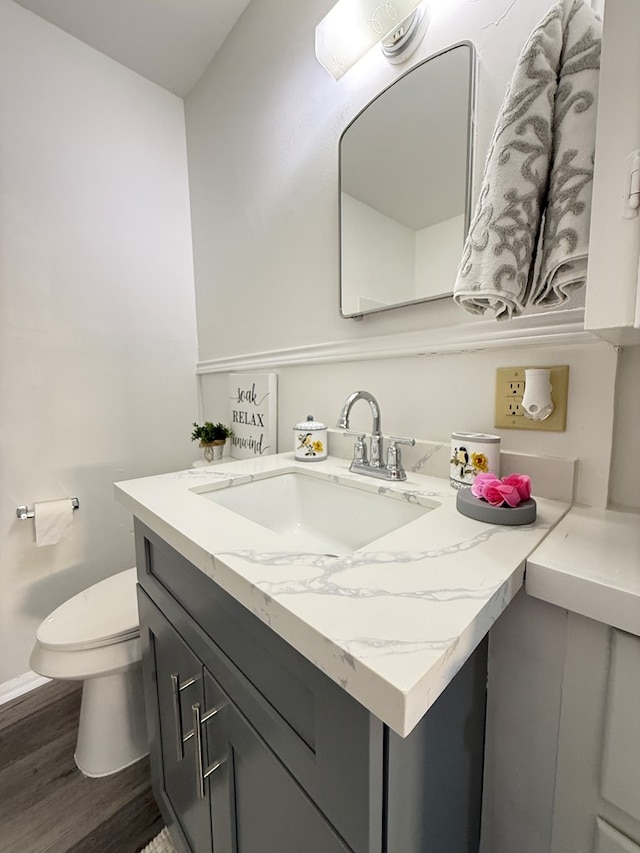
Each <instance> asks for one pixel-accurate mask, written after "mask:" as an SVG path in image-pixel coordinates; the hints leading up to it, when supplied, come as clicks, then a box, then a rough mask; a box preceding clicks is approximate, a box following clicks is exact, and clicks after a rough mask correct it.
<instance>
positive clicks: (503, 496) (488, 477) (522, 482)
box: [471, 474, 531, 506]
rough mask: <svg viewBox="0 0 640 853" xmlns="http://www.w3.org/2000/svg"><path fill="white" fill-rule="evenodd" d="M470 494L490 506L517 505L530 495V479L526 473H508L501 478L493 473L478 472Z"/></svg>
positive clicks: (526, 499)
mask: <svg viewBox="0 0 640 853" xmlns="http://www.w3.org/2000/svg"><path fill="white" fill-rule="evenodd" d="M471 494H472V495H474V497H476V498H480V499H481V500H485V501H487V502H488V503H490V504H491V505H492V506H502V505H503V504H507V505H508V506H518V504H519V503H520V502H521V501H528V500H529V498H530V497H531V480H530V479H529V477H527V475H526V474H509V476H508V477H504V479H502V480H500V479H499V478H498V477H496V476H495V474H478V475H477V476H476V478H475V480H474V481H473V485H472V486H471Z"/></svg>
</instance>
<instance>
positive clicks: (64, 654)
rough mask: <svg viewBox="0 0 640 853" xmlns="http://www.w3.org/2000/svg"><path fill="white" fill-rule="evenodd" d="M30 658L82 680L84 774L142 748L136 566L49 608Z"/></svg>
mask: <svg viewBox="0 0 640 853" xmlns="http://www.w3.org/2000/svg"><path fill="white" fill-rule="evenodd" d="M30 665H31V669H32V670H33V671H34V672H37V673H39V674H40V675H44V676H47V677H49V678H59V679H82V680H83V681H84V687H83V690H82V705H81V708H80V725H79V729H78V742H77V745H76V752H75V759H76V764H77V765H78V767H79V768H80V770H81V771H82V772H83V773H84V774H85V776H108V775H109V774H111V773H116V772H117V771H118V770H123V769H124V768H125V767H128V766H129V765H130V764H133V763H134V762H136V761H138V760H139V759H140V758H142V757H143V756H145V755H146V754H147V753H148V751H149V749H148V745H147V727H146V720H145V708H144V697H143V689H142V664H141V652H140V624H139V619H138V603H137V600H136V569H135V568H133V569H127V570H126V571H124V572H119V573H118V574H117V575H113V576H112V577H110V578H106V579H105V580H103V581H100V583H97V584H94V585H93V586H90V587H89V588H88V589H85V590H84V591H83V592H80V593H78V595H74V596H73V598H70V599H69V600H68V601H65V603H64V604H61V605H60V607H57V608H56V609H55V610H54V611H53V613H51V615H50V616H47V618H46V619H45V620H44V622H42V624H41V625H40V627H39V628H38V631H37V634H36V645H35V648H34V649H33V652H32V653H31V662H30Z"/></svg>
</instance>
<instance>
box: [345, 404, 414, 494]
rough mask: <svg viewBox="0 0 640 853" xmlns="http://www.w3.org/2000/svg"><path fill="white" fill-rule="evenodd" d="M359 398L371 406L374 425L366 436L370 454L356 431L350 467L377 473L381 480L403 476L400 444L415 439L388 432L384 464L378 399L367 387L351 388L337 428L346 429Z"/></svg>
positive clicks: (373, 474) (362, 436)
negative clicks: (361, 389) (391, 434)
mask: <svg viewBox="0 0 640 853" xmlns="http://www.w3.org/2000/svg"><path fill="white" fill-rule="evenodd" d="M358 400H366V401H367V403H369V406H370V407H371V415H372V418H373V425H372V429H371V434H370V436H369V451H370V452H369V455H368V456H367V445H366V434H365V433H363V434H356V436H357V437H356V443H355V445H354V448H353V461H352V462H351V466H350V468H349V470H350V471H354V472H356V473H358V474H366V475H368V476H369V477H378V478H380V479H382V480H406V479H407V472H406V471H405V470H404V468H403V467H402V458H401V455H400V448H399V447H398V445H399V444H408V445H410V446H411V447H413V445H414V444H415V443H416V442H415V439H413V438H394V437H393V436H389V441H390V442H391V444H390V445H389V447H388V449H387V458H386V464H385V462H383V461H382V460H383V452H384V436H383V435H382V429H381V417H380V406H379V404H378V401H377V400H376V398H375V397H374V396H373V394H370V393H369V392H368V391H354V392H353V394H349V396H348V397H347V399H346V400H345V401H344V404H343V406H342V409H341V411H340V417H339V418H338V429H343V430H345V431H349V418H350V416H351V409H352V408H353V406H354V404H355V403H357V402H358Z"/></svg>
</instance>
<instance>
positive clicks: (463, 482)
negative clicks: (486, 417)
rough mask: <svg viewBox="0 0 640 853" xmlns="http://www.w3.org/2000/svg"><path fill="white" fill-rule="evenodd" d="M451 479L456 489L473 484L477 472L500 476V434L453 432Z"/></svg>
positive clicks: (450, 464)
mask: <svg viewBox="0 0 640 853" xmlns="http://www.w3.org/2000/svg"><path fill="white" fill-rule="evenodd" d="M449 466H450V467H449V481H450V483H451V485H452V486H453V488H454V489H461V488H462V487H463V486H471V485H473V481H474V480H475V478H476V475H477V474H487V473H489V474H495V475H496V477H499V476H500V436H499V435H487V434H486V433H483V432H452V433H451V459H450V461H449Z"/></svg>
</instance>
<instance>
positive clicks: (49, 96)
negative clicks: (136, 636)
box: [0, 0, 197, 682]
mask: <svg viewBox="0 0 640 853" xmlns="http://www.w3.org/2000/svg"><path fill="white" fill-rule="evenodd" d="M0 115H1V116H2V120H1V122H0V164H1V168H0V411H1V412H2V430H1V433H0V435H1V437H0V486H1V489H0V494H1V499H2V512H1V513H0V518H1V520H2V521H1V525H2V534H1V538H2V551H1V554H0V585H1V588H2V595H1V596H0V602H1V603H0V682H3V681H5V680H7V679H10V678H12V677H14V676H16V675H18V674H19V673H23V672H25V671H26V670H27V668H28V657H29V653H30V650H31V647H32V644H33V637H34V634H35V630H36V627H37V625H38V623H39V621H40V620H41V619H42V618H43V617H44V616H45V615H46V614H47V613H48V612H50V610H51V609H52V608H53V607H55V606H56V605H57V604H59V603H60V602H62V601H63V600H64V599H65V598H66V597H68V596H69V595H70V594H71V593H75V592H77V591H79V590H80V589H82V588H83V587H85V586H87V585H89V584H90V583H92V582H94V581H96V580H99V579H100V578H102V577H105V576H107V575H109V574H112V573H113V572H115V571H118V570H120V569H124V568H126V567H127V566H130V565H133V561H134V556H133V542H132V535H131V519H130V517H129V515H128V513H126V512H125V511H124V510H122V509H120V508H119V507H118V505H117V504H116V503H115V501H114V499H113V485H112V484H113V482H114V481H115V480H120V479H125V478H128V477H135V476H139V475H143V474H151V473H155V472H158V471H163V470H169V469H176V468H179V467H185V466H186V465H188V464H189V462H190V460H191V459H192V458H193V457H194V452H193V449H192V447H191V442H190V440H189V433H190V424H191V421H193V420H194V418H195V417H196V416H197V406H196V396H195V380H194V376H193V370H194V362H195V358H196V345H195V311H194V294H193V271H192V261H191V244H190V219H189V199H188V189H187V164H186V145H185V138H184V117H183V104H182V101H181V100H180V99H178V98H177V97H175V96H173V95H170V94H169V93H167V92H166V91H164V90H162V89H160V88H159V87H158V86H156V85H154V84H151V83H149V82H148V81H146V80H144V79H142V78H141V77H138V76H137V75H136V74H134V73H133V72H131V71H128V70H127V69H125V68H124V67H123V66H122V65H119V64H118V63H116V62H113V61H112V60H110V59H107V58H106V57H105V56H103V55H102V54H100V53H98V52H96V51H95V50H93V49H91V48H89V47H86V46H85V45H83V44H81V43H80V42H79V41H77V40H75V39H73V38H72V37H70V36H68V35H67V34H65V33H63V32H62V31H61V30H58V29H56V28H55V27H53V26H51V25H50V24H48V23H46V22H45V21H43V20H42V19H40V18H38V17H36V16H35V15H33V14H31V13H30V12H27V11H25V10H24V9H23V8H21V7H20V6H17V5H16V4H14V3H12V2H10V0H0ZM73 495H77V496H78V498H79V499H80V509H79V510H78V511H77V512H76V513H75V530H74V537H73V539H72V540H70V541H68V542H64V543H60V544H58V545H55V546H48V547H43V548H36V547H35V545H34V542H33V536H34V527H33V522H31V521H28V522H27V521H24V522H21V521H18V520H17V518H16V513H15V508H16V506H17V505H18V504H25V503H26V504H29V505H32V504H33V502H34V501H38V500H50V499H57V498H62V497H66V496H73Z"/></svg>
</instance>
